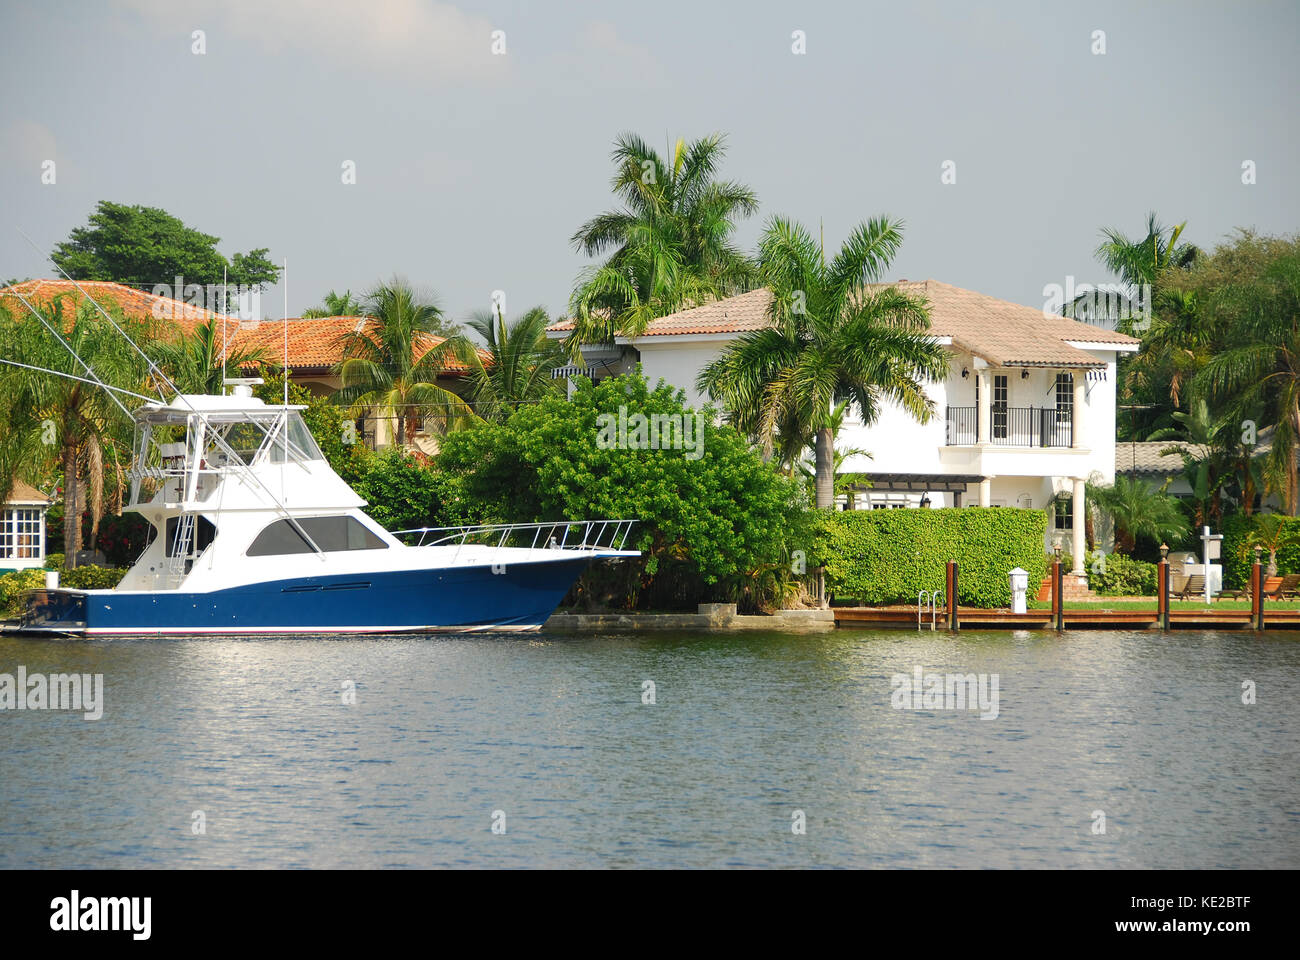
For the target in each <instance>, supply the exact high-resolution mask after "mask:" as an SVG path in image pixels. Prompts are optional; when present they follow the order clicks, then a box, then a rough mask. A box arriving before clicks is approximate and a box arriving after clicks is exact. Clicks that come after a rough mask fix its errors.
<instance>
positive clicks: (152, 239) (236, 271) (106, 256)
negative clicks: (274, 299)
mask: <svg viewBox="0 0 1300 960" xmlns="http://www.w3.org/2000/svg"><path fill="white" fill-rule="evenodd" d="M219 242H220V238H218V237H214V236H211V235H210V234H206V233H201V232H200V231H198V230H195V229H193V228H191V227H187V226H186V225H185V224H184V223H182V222H181V221H180V220H178V219H177V218H176V217H173V216H172V215H171V214H169V213H167V211H165V210H160V209H158V208H157V207H143V206H138V205H136V206H132V205H127V204H120V203H111V202H109V201H107V200H101V201H100V202H99V205H98V206H97V207H96V208H95V212H94V213H92V214H91V215H90V220H89V223H88V224H87V225H86V226H84V227H77V228H75V229H74V230H73V231H72V233H71V234H70V235H69V237H68V239H67V240H65V241H63V242H62V243H60V244H59V245H58V246H56V247H55V248H54V252H53V253H51V254H50V259H52V260H53V261H54V262H55V264H57V265H58V266H59V267H61V268H62V269H63V270H65V271H66V272H67V274H68V276H70V277H72V278H73V279H75V280H114V281H117V282H118V283H124V284H127V285H128V286H133V287H149V286H152V285H154V284H160V283H172V282H173V280H174V278H176V277H183V278H184V280H185V282H186V284H190V283H198V284H204V285H206V284H219V283H221V282H222V279H223V271H224V272H225V279H226V280H227V281H228V282H229V283H230V284H236V285H240V286H246V287H257V288H259V289H261V288H263V287H265V286H267V285H268V284H273V283H275V282H276V280H278V279H279V276H280V267H277V266H276V265H275V264H273V263H272V262H271V261H270V260H268V259H267V256H266V254H267V248H265V247H262V248H260V249H257V250H250V251H249V252H248V253H246V254H244V253H236V254H235V255H234V256H233V257H232V258H231V259H230V260H227V259H226V258H225V257H224V256H222V255H221V254H220V253H219V252H218V251H217V248H216V247H217V244H218V243H219ZM177 296H178V297H179V293H178V294H177Z"/></svg>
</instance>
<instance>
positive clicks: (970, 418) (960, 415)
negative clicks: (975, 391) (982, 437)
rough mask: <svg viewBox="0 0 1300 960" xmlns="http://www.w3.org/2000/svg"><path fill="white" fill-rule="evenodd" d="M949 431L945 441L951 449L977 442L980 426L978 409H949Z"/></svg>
mask: <svg viewBox="0 0 1300 960" xmlns="http://www.w3.org/2000/svg"><path fill="white" fill-rule="evenodd" d="M947 419H948V431H947V440H946V441H945V442H946V443H947V444H948V446H950V447H962V446H967V445H969V444H972V443H975V442H976V435H975V432H976V428H977V427H978V426H979V408H978V407H949V408H948V418H947Z"/></svg>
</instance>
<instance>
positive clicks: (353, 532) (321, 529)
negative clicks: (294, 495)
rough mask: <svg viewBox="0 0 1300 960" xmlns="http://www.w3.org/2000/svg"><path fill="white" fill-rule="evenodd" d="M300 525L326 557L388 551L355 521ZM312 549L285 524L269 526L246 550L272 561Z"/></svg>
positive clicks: (332, 519) (329, 520) (308, 519)
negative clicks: (339, 554) (343, 552)
mask: <svg viewBox="0 0 1300 960" xmlns="http://www.w3.org/2000/svg"><path fill="white" fill-rule="evenodd" d="M298 523H299V525H300V526H301V527H302V528H303V530H305V531H306V532H307V536H309V537H311V538H312V540H314V541H315V542H316V545H317V546H318V547H320V548H321V549H322V550H324V551H325V552H326V553H339V552H342V551H346V550H383V549H385V548H387V546H388V544H386V543H385V542H384V541H383V540H381V539H380V538H379V537H378V536H377V535H376V534H374V533H373V532H372V531H370V530H368V529H366V527H365V526H364V525H363V524H362V523H361V522H360V521H359V520H357V518H356V517H349V516H340V517H302V518H300V519H299V520H298ZM311 552H312V550H311V547H310V546H309V545H308V543H307V541H306V540H304V539H303V538H302V535H301V534H300V533H299V532H298V531H297V530H295V529H294V527H293V524H291V523H290V522H289V521H288V520H276V521H275V522H274V523H271V524H269V525H268V526H267V527H266V528H265V529H264V530H263V531H262V532H261V533H259V534H258V535H257V539H256V540H254V541H253V543H252V545H251V546H250V547H249V548H248V556H250V557H274V556H280V555H283V554H289V553H311Z"/></svg>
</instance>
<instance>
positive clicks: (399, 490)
mask: <svg viewBox="0 0 1300 960" xmlns="http://www.w3.org/2000/svg"><path fill="white" fill-rule="evenodd" d="M341 468H342V469H341V470H340V474H339V475H340V476H341V477H343V479H344V480H345V481H346V482H347V483H348V485H349V486H351V487H352V489H353V490H355V491H356V492H357V494H358V496H361V497H364V498H365V499H366V501H367V502H368V503H369V506H367V507H366V513H368V514H369V515H370V516H372V517H374V519H375V520H376V521H377V522H378V523H380V524H381V525H382V526H383V527H384V528H385V529H386V530H412V529H415V528H416V527H438V526H449V525H450V524H451V523H452V522H453V520H452V519H451V518H450V517H449V516H448V513H447V500H448V499H449V494H448V492H447V487H448V483H447V480H446V479H445V478H444V477H443V476H441V475H440V474H439V473H437V472H436V471H434V470H431V469H429V468H428V467H427V466H425V465H424V464H422V463H421V462H420V459H419V458H417V457H416V456H414V455H412V454H409V453H403V452H402V451H401V450H400V449H397V448H392V449H389V450H385V451H384V452H382V453H371V452H370V451H369V450H366V448H364V447H361V446H360V445H358V449H357V450H355V451H354V452H353V454H352V456H351V457H349V458H348V459H347V460H346V461H344V462H343V463H342V464H341Z"/></svg>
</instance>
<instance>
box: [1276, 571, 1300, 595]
mask: <svg viewBox="0 0 1300 960" xmlns="http://www.w3.org/2000/svg"><path fill="white" fill-rule="evenodd" d="M1297 595H1300V573H1288V574H1287V575H1286V576H1285V577H1283V578H1282V585H1281V586H1280V587H1278V588H1277V596H1278V599H1279V600H1288V599H1289V600H1294V599H1295V598H1296V596H1297Z"/></svg>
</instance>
